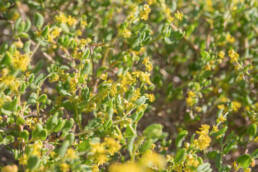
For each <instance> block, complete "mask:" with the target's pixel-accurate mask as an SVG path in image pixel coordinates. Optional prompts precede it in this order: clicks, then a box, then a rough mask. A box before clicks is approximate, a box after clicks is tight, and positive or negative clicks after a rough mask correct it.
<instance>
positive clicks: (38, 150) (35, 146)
mask: <svg viewBox="0 0 258 172" xmlns="http://www.w3.org/2000/svg"><path fill="white" fill-rule="evenodd" d="M42 146H43V145H42V142H40V141H38V142H35V143H34V144H33V145H32V150H33V151H32V153H31V154H32V155H36V156H41V148H42Z"/></svg>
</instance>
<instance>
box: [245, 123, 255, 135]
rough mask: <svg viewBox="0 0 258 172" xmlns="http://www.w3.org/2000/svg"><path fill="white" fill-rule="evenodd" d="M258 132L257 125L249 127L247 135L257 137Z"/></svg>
mask: <svg viewBox="0 0 258 172" xmlns="http://www.w3.org/2000/svg"><path fill="white" fill-rule="evenodd" d="M256 132H257V125H256V124H252V125H250V126H249V127H248V129H247V133H248V135H250V136H255V135H256Z"/></svg>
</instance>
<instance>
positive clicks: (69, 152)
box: [65, 148, 77, 159]
mask: <svg viewBox="0 0 258 172" xmlns="http://www.w3.org/2000/svg"><path fill="white" fill-rule="evenodd" d="M65 157H66V158H68V159H76V158H77V155H76V152H75V151H74V149H72V148H69V149H68V150H67V152H66V155H65Z"/></svg>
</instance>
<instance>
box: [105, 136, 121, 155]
mask: <svg viewBox="0 0 258 172" xmlns="http://www.w3.org/2000/svg"><path fill="white" fill-rule="evenodd" d="M104 144H105V146H106V147H107V151H108V152H109V153H110V155H114V154H115V153H116V152H118V151H119V150H120V148H121V145H120V143H119V142H118V141H117V140H115V139H113V138H112V137H108V138H105V142H104Z"/></svg>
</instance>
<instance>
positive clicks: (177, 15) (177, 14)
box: [175, 11, 184, 21]
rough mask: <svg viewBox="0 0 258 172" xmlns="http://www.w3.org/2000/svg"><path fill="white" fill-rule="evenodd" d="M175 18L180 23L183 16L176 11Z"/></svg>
mask: <svg viewBox="0 0 258 172" xmlns="http://www.w3.org/2000/svg"><path fill="white" fill-rule="evenodd" d="M175 17H176V19H177V20H179V21H181V20H183V17H184V15H183V13H181V12H180V11H177V12H176V14H175Z"/></svg>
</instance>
